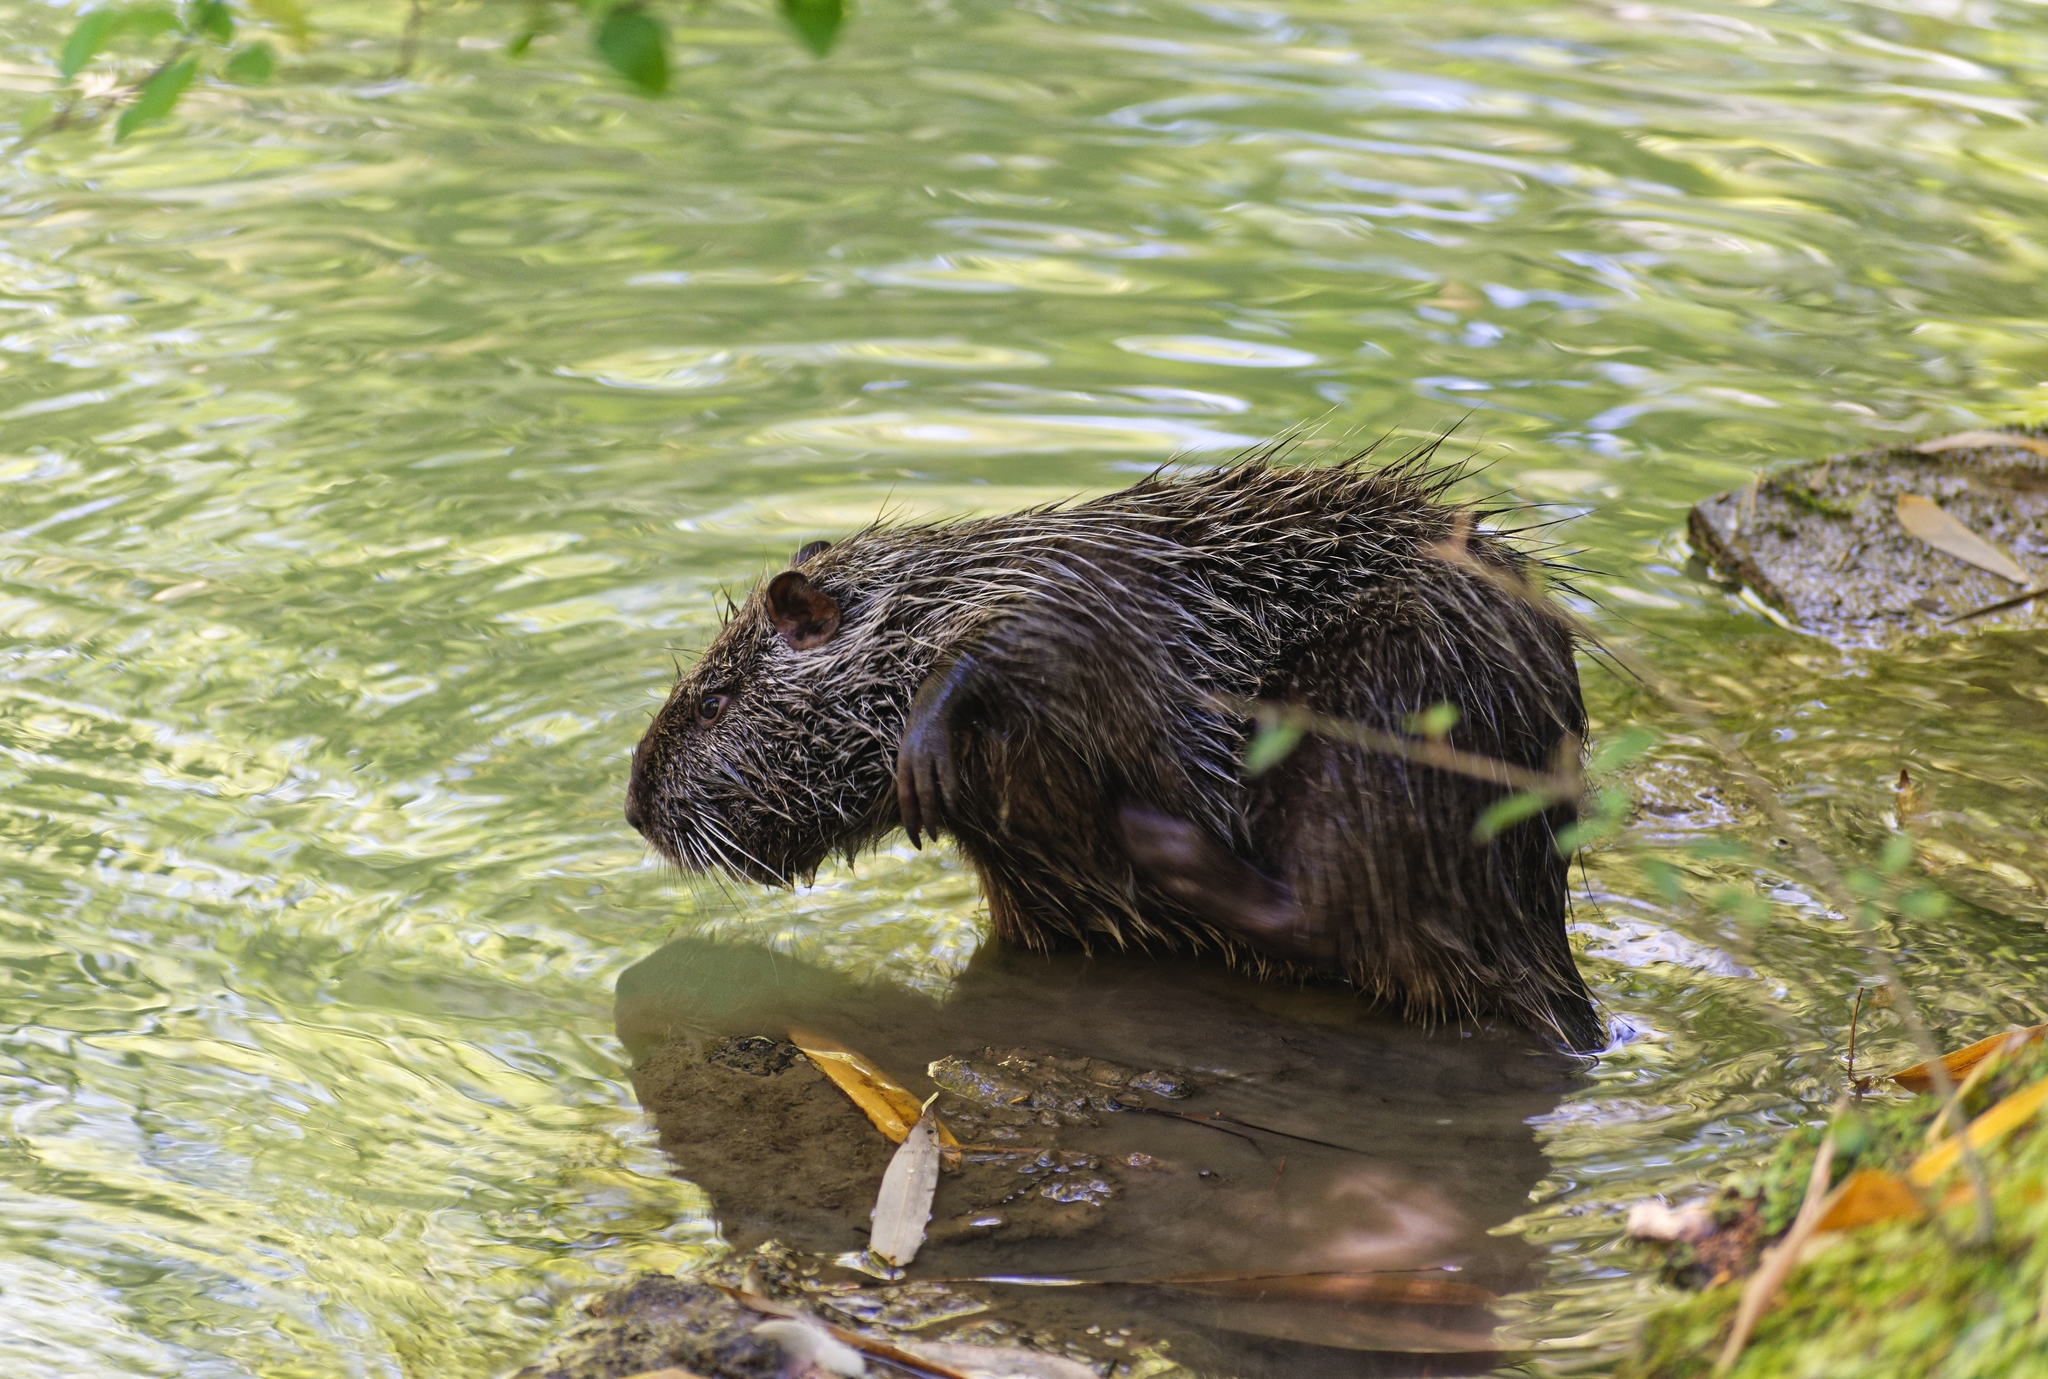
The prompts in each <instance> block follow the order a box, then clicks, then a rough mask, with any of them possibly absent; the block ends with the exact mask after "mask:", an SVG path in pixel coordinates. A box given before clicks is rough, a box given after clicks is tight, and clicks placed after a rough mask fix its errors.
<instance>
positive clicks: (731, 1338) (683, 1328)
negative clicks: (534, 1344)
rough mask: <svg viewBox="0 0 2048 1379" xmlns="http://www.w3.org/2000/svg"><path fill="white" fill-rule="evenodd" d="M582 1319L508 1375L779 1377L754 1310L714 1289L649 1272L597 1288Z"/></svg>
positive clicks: (774, 1348)
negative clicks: (667, 1372) (608, 1288)
mask: <svg viewBox="0 0 2048 1379" xmlns="http://www.w3.org/2000/svg"><path fill="white" fill-rule="evenodd" d="M585 1316H586V1319H585V1320H584V1321H583V1322H582V1323H581V1324H580V1325H578V1326H576V1327H574V1328H572V1329H571V1330H570V1331H569V1332H568V1333H567V1334H566V1335H564V1336H563V1337H562V1338H561V1339H560V1340H558V1341H556V1342H555V1344H554V1345H553V1346H552V1347H550V1348H549V1351H548V1353H547V1355H546V1356H545V1357H543V1358H542V1359H541V1360H540V1361H539V1362H538V1363H536V1364H532V1365H528V1366H527V1367H526V1368H525V1369H522V1370H520V1371H519V1372H518V1373H517V1374H516V1375H514V1376H513V1379H618V1376H622V1375H631V1374H646V1373H649V1372H652V1371H656V1370H662V1369H675V1368H680V1369H683V1370H687V1371H689V1372H691V1373H694V1374H698V1375H701V1376H703V1379H781V1376H782V1373H783V1370H784V1368H785V1365H784V1356H783V1351H782V1348H781V1347H780V1346H778V1345H777V1344H776V1343H775V1342H774V1341H772V1340H770V1339H769V1338H767V1337H765V1336H759V1335H756V1334H755V1333H754V1328H755V1327H756V1326H758V1325H760V1323H761V1320H762V1319H761V1317H760V1316H759V1315H757V1314H755V1313H753V1312H750V1311H748V1310H747V1309H746V1308H744V1307H742V1306H740V1304H738V1303H737V1302H734V1301H733V1300H732V1299H731V1298H730V1297H728V1296H726V1294H724V1293H722V1292H720V1291H719V1290H718V1289H716V1288H713V1287H710V1286H708V1285H706V1284H702V1283H687V1282H684V1281H682V1280H680V1279H673V1278H663V1277H661V1276H659V1275H654V1274H648V1275H643V1276H642V1277H640V1278H636V1279H634V1280H633V1281H632V1282H631V1283H629V1284H627V1285H626V1286H625V1287H623V1288H618V1289H614V1290H613V1291H612V1292H609V1293H604V1294H601V1295H600V1296H598V1297H596V1298H594V1299H592V1300H591V1302H590V1304H589V1305H588V1307H587V1308H586V1309H585Z"/></svg>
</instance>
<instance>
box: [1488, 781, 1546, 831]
mask: <svg viewBox="0 0 2048 1379" xmlns="http://www.w3.org/2000/svg"><path fill="white" fill-rule="evenodd" d="M1550 804H1551V800H1550V796H1549V795H1547V794H1545V793H1544V792H1543V791H1541V790H1517V791H1516V792H1515V793H1514V794H1512V795H1503V796H1502V797H1501V798H1499V799H1497V800H1495V801H1494V802H1493V803H1492V804H1490V805H1488V806H1487V807H1486V812H1485V813H1484V814H1481V815H1480V816H1479V822H1478V823H1476V824H1474V825H1472V841H1473V842H1475V843H1485V842H1490V841H1492V840H1493V839H1494V838H1496V837H1498V836H1499V835H1500V834H1501V832H1502V831H1503V830H1504V829H1509V828H1513V827H1514V826H1515V825H1516V824H1518V823H1520V822H1522V820H1524V819H1531V818H1534V817H1535V816H1536V815H1538V814H1541V813H1542V812H1543V811H1544V810H1546V809H1548V808H1550Z"/></svg>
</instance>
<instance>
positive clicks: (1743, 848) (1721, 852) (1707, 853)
mask: <svg viewBox="0 0 2048 1379" xmlns="http://www.w3.org/2000/svg"><path fill="white" fill-rule="evenodd" d="M1685 850H1686V851H1687V852H1689V853H1691V854H1692V855H1693V856H1695V857H1699V858H1702V859H1704V860H1706V861H1710V862H1747V861H1749V860H1751V858H1752V856H1753V855H1754V854H1753V853H1752V852H1751V851H1750V848H1749V845H1748V844H1747V843H1738V842H1736V841H1735V840H1734V839H1732V838H1702V839H1700V840H1699V841H1698V842H1696V843H1687V844H1686V845H1685Z"/></svg>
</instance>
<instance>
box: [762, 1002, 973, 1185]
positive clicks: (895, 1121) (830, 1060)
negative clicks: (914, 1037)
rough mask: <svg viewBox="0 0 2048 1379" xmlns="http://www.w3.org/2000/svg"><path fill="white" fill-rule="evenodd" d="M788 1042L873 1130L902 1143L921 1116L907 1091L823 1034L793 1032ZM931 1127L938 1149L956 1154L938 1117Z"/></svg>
mask: <svg viewBox="0 0 2048 1379" xmlns="http://www.w3.org/2000/svg"><path fill="white" fill-rule="evenodd" d="M789 1042H790V1043H792V1044H794V1045H796V1046H797V1047H798V1048H799V1049H801V1050H803V1055H804V1057H806V1058H808V1059H810V1060H811V1063H812V1064H813V1065H814V1066H815V1067H816V1068H817V1069H818V1071H819V1072H822V1073H823V1074H825V1076H827V1077H829V1078H831V1079H832V1081H833V1083H834V1084H835V1085H836V1086H837V1087H838V1088H839V1090H840V1091H842V1092H844V1093H846V1095H847V1097H848V1099H850V1100H851V1101H852V1102H853V1104H854V1105H856V1106H858V1107H860V1109H861V1110H863V1111H865V1112H866V1113H867V1117H868V1119H869V1120H871V1121H873V1122H874V1124H875V1129H877V1130H879V1131H881V1132H882V1133H883V1134H884V1135H887V1136H888V1137H889V1139H890V1141H891V1142H892V1143H894V1144H901V1143H903V1141H904V1139H905V1137H906V1136H908V1135H909V1134H910V1127H911V1126H913V1125H915V1124H917V1122H918V1120H919V1119H920V1118H921V1117H922V1116H923V1115H924V1103H923V1102H921V1101H919V1100H918V1099H917V1098H916V1097H915V1096H913V1095H912V1094H911V1092H910V1089H909V1088H907V1087H905V1086H904V1085H903V1084H902V1083H900V1082H898V1081H896V1079H894V1078H892V1077H890V1076H889V1075H888V1074H887V1073H885V1072H883V1071H882V1070H881V1069H880V1068H878V1067H876V1066H875V1065H874V1064H873V1063H871V1062H869V1061H868V1060H867V1059H866V1058H863V1057H862V1056H861V1055H859V1054H857V1053H855V1052H854V1051H853V1050H852V1049H849V1048H847V1047H845V1046H844V1045H842V1044H840V1043H838V1042H837V1041H835V1040H832V1039H828V1038H826V1037H825V1036H824V1035H822V1034H813V1033H812V1032H810V1031H809V1030H803V1029H796V1028H791V1030H790V1031H789ZM932 1124H933V1125H934V1126H936V1127H937V1133H938V1141H939V1146H940V1148H941V1149H943V1150H945V1151H947V1152H948V1153H949V1154H952V1153H958V1151H959V1149H960V1141H959V1140H957V1139H955V1138H953V1132H952V1131H950V1130H948V1129H947V1128H946V1127H945V1126H944V1125H943V1124H941V1123H940V1122H939V1120H938V1118H937V1117H933V1118H932Z"/></svg>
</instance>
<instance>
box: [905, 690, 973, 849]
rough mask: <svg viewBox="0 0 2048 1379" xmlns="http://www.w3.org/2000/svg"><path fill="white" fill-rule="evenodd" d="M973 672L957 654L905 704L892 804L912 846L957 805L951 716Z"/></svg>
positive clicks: (957, 778)
mask: <svg viewBox="0 0 2048 1379" xmlns="http://www.w3.org/2000/svg"><path fill="white" fill-rule="evenodd" d="M974 672H975V666H974V662H973V659H972V658H971V657H968V656H961V657H959V658H958V659H956V660H954V661H953V662H952V663H951V664H950V665H946V666H943V667H941V668H940V669H938V670H935V671H933V672H932V674H931V677H930V678H929V679H927V680H926V681H925V682H924V685H923V686H922V687H921V688H920V689H919V690H918V692H917V698H915V699H913V700H912V701H911V704H910V716H909V718H908V719H906V720H905V722H904V725H903V741H902V742H901V743H900V744H899V745H898V746H897V749H896V809H897V812H898V813H899V814H901V815H902V817H903V831H904V832H905V833H907V834H909V835H910V843H911V846H912V847H919V848H921V847H923V846H924V840H925V839H926V838H936V837H938V836H939V830H940V829H942V828H944V827H946V826H947V821H948V819H949V818H950V817H951V816H952V815H953V814H954V813H955V811H956V810H957V809H958V808H959V803H960V771H959V767H958V766H957V765H956V763H955V762H954V759H953V722H952V720H953V716H954V712H955V710H956V709H957V708H958V706H959V705H960V703H961V702H962V700H963V699H964V698H965V697H966V690H967V687H968V685H969V684H970V683H971V681H972V679H973V677H974Z"/></svg>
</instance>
